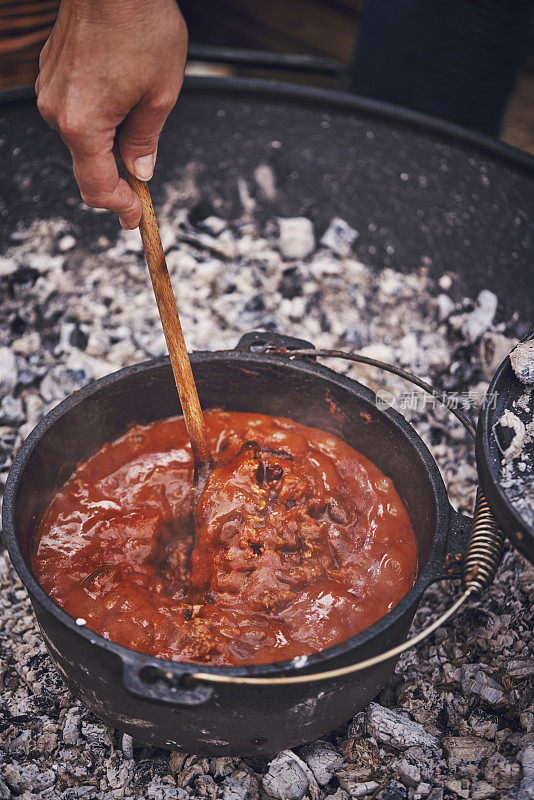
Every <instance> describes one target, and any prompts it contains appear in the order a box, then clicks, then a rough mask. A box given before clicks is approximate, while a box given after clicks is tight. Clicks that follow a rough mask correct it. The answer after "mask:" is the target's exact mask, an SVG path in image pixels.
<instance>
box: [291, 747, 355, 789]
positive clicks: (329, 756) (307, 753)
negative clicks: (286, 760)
mask: <svg viewBox="0 0 534 800" xmlns="http://www.w3.org/2000/svg"><path fill="white" fill-rule="evenodd" d="M300 757H301V758H302V759H303V760H304V761H305V762H306V764H307V765H308V766H309V768H310V769H311V771H312V772H313V774H314V776H315V779H316V781H317V783H319V784H320V785H321V786H325V785H326V784H327V783H329V782H330V781H331V780H332V777H333V775H334V773H335V772H336V771H337V770H338V769H341V767H342V766H343V764H344V763H345V760H344V758H343V756H342V755H340V754H339V753H338V752H337V750H335V749H334V747H332V745H331V744H330V743H329V742H324V741H321V740H320V739H319V740H318V741H317V742H314V744H311V745H308V746H307V747H304V748H303V749H302V750H301V751H300Z"/></svg>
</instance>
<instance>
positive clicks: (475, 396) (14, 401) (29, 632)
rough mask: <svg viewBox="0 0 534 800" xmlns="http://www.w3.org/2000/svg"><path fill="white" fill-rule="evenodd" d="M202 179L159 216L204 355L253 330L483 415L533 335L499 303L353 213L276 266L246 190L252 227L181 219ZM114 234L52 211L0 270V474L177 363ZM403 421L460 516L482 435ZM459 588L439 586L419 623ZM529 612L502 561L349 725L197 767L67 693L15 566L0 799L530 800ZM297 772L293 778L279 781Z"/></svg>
mask: <svg viewBox="0 0 534 800" xmlns="http://www.w3.org/2000/svg"><path fill="white" fill-rule="evenodd" d="M263 166H264V165H263ZM194 176H195V170H194V169H193V168H191V170H190V171H189V172H188V174H187V176H186V180H185V181H184V182H183V184H180V185H173V186H170V187H169V191H168V197H167V200H166V201H165V203H164V204H163V206H162V207H161V208H158V217H159V219H160V222H161V229H162V237H163V241H164V245H165V248H166V253H167V259H168V265H169V269H170V273H171V276H172V279H173V282H174V285H175V287H176V290H177V292H176V293H177V297H178V302H179V307H180V311H181V318H182V322H183V326H184V330H185V335H186V340H187V342H188V344H189V346H190V348H191V349H202V348H204V349H218V348H225V347H233V346H234V345H235V344H236V342H237V340H238V338H239V336H240V335H241V334H242V333H244V332H246V331H247V330H250V329H254V328H260V329H265V330H268V331H270V330H273V331H280V332H284V333H287V334H290V335H295V336H299V337H300V338H304V339H308V340H310V341H312V342H313V343H314V344H315V345H316V346H317V347H327V348H328V347H339V348H341V349H346V350H360V351H362V352H364V353H366V354H368V355H375V357H379V358H383V359H384V360H387V361H393V362H395V363H398V364H399V365H401V366H404V367H407V368H408V369H412V370H413V371H415V372H417V373H418V374H420V375H421V377H423V378H425V377H426V378H428V379H430V380H431V381H433V382H434V383H436V384H437V385H440V386H442V387H443V388H445V389H447V390H448V391H450V392H456V393H457V395H458V397H459V398H460V399H463V400H465V404H466V406H467V411H468V412H469V413H471V415H472V416H473V417H474V416H475V415H476V406H477V405H478V404H479V402H480V399H481V398H482V396H483V392H484V391H485V389H486V387H487V383H488V380H489V379H490V378H491V374H492V368H493V366H494V364H495V362H496V361H497V360H498V358H499V357H500V355H501V353H502V351H503V350H504V349H506V348H507V347H508V345H509V347H508V349H511V348H512V347H513V345H514V343H515V342H516V341H517V339H518V338H520V337H521V336H522V335H524V333H525V330H524V329H522V330H520V329H516V328H515V327H514V324H512V323H510V324H504V323H498V324H496V323H495V319H494V315H495V311H494V309H495V308H496V306H497V301H496V298H495V297H494V296H492V297H489V296H488V295H486V294H484V295H482V296H479V298H478V299H477V298H475V299H473V298H464V297H463V296H462V294H461V292H459V291H458V290H457V283H458V281H457V278H456V276H455V275H454V272H452V271H450V272H447V273H446V274H445V275H442V276H441V278H440V279H439V282H434V281H433V280H432V279H431V278H430V277H429V276H428V273H427V269H426V266H425V261H424V259H423V258H422V259H421V263H420V264H413V268H412V269H411V271H409V272H407V273H406V274H398V273H396V272H394V271H392V270H391V269H384V270H382V271H380V272H375V271H373V270H372V269H370V268H368V267H367V266H365V265H364V264H362V263H361V262H360V261H358V260H357V259H356V258H355V257H354V254H353V250H352V246H353V244H354V241H355V240H356V236H357V232H356V231H355V230H354V229H352V228H350V226H348V225H347V224H346V223H344V221H339V220H333V221H332V225H331V226H329V229H328V232H327V234H326V235H322V231H318V230H314V231H311V232H310V231H309V229H308V234H310V233H313V235H314V239H315V241H316V242H319V245H318V249H313V250H312V251H311V252H310V254H309V255H307V256H302V257H300V256H299V257H294V258H293V257H290V256H286V257H284V256H283V254H282V253H281V252H280V249H279V248H280V242H279V236H280V223H279V221H277V219H275V218H273V219H272V220H268V221H267V222H266V223H262V224H260V223H258V222H256V221H254V218H253V216H252V215H253V213H254V207H255V200H254V197H253V196H252V194H251V192H250V189H249V187H248V186H247V185H246V184H245V183H244V181H242V182H241V183H240V186H239V191H240V196H241V197H242V200H243V203H244V204H245V206H246V207H244V213H243V216H242V218H241V219H238V220H224V219H221V218H220V217H219V216H217V212H216V209H217V203H216V202H213V203H212V204H211V205H212V207H211V208H209V209H208V210H207V211H206V212H205V213H203V214H199V213H197V214H196V218H195V219H194V215H191V216H188V214H187V213H186V212H185V211H184V210H183V204H184V199H187V202H189V201H190V199H191V198H192V201H191V202H192V203H193V204H194V203H197V202H199V201H200V199H201V198H200V196H199V191H198V188H197V187H196V185H195V179H194ZM255 181H256V184H257V186H258V187H259V189H260V191H261V193H262V194H263V195H264V196H265V197H266V198H267V199H269V196H270V197H271V198H272V197H274V196H275V193H276V185H275V180H274V175H273V174H269V172H268V171H266V169H264V168H263V167H262V165H259V167H258V169H257V170H256V175H255ZM87 213H88V214H91V213H93V212H91V211H88V212H87ZM117 231H118V233H117V237H116V239H115V240H113V241H110V240H109V239H108V238H107V237H100V238H99V239H98V240H97V242H96V243H95V245H94V247H93V248H92V249H91V250H85V249H83V248H82V247H81V246H80V245H79V244H78V242H79V235H78V232H77V231H76V230H74V229H72V228H71V227H70V225H69V223H68V221H67V220H65V219H52V220H42V221H38V222H35V223H33V224H32V226H31V227H30V228H29V229H27V230H19V231H16V232H15V234H14V236H13V239H12V241H11V242H10V243H9V246H8V247H7V249H6V251H5V252H4V253H2V256H1V257H0V390H1V391H0V395H1V396H0V402H1V405H0V480H1V481H2V483H3V482H4V481H5V477H6V474H7V469H8V468H9V465H10V463H11V460H12V457H13V454H14V452H15V451H16V450H17V449H18V447H19V446H20V443H21V441H22V440H23V438H24V437H25V436H27V434H28V433H29V432H30V430H31V429H32V428H33V426H34V425H35V424H36V422H37V421H38V420H39V419H40V418H41V417H42V415H43V414H45V413H46V412H47V411H48V410H49V409H50V408H51V407H53V406H54V405H55V404H56V403H57V402H59V401H60V400H61V399H62V398H63V397H64V396H65V395H66V394H67V393H69V392H71V391H73V390H75V389H78V388H80V387H81V386H83V385H84V384H86V383H87V382H89V381H91V380H93V379H95V378H97V377H101V376H102V375H105V374H107V373H109V372H112V371H114V370H116V369H119V368H120V367H122V366H125V365H127V364H132V363H136V362H139V361H143V360H145V359H147V358H152V357H154V356H156V355H160V354H162V353H164V352H165V343H164V338H163V336H162V333H161V328H160V323H159V319H158V315H157V310H156V306H155V302H154V299H153V296H152V292H151V288H150V282H149V279H148V276H147V273H146V267H145V264H144V261H143V256H142V250H141V244H140V240H139V235H138V232H137V231H134V232H131V233H127V232H119V229H118V227H117ZM73 240H74V243H73ZM335 366H336V368H342V369H343V370H344V371H346V372H348V373H349V374H350V375H352V376H354V377H359V378H360V379H361V380H363V381H364V382H368V383H369V385H370V386H371V388H374V389H378V388H384V389H388V390H390V391H391V392H392V393H393V394H394V395H397V396H399V395H400V394H401V393H405V392H408V393H409V392H410V391H411V387H409V386H407V385H406V384H404V383H402V382H401V381H399V380H397V379H394V378H391V377H389V376H383V375H380V374H379V373H376V372H375V371H374V370H371V369H370V368H369V369H368V368H363V367H348V366H347V364H346V363H345V362H341V363H337V362H336V364H335ZM400 410H401V412H402V413H405V414H406V415H408V416H409V417H410V418H411V419H413V421H414V423H415V425H416V427H417V428H418V430H419V431H420V433H421V435H422V436H423V438H424V439H425V440H426V441H427V442H428V443H429V445H430V447H431V449H432V452H433V454H434V456H435V457H436V458H437V460H438V463H439V466H440V469H441V471H442V473H443V475H444V478H445V482H446V483H447V485H448V488H449V491H450V495H451V498H452V501H453V503H454V504H455V505H456V506H457V507H458V508H459V509H460V510H462V511H464V512H470V511H471V510H472V500H473V492H474V488H475V484H476V470H475V467H474V453H473V444H472V442H471V441H469V440H468V438H467V437H466V436H465V435H464V434H463V432H462V428H461V426H460V425H459V424H457V423H456V422H455V421H454V420H453V419H451V417H450V415H448V414H447V413H446V412H445V411H443V410H441V409H439V408H433V407H430V406H425V407H424V408H423V409H421V407H420V406H419V407H418V408H417V409H411V408H410V403H407V407H406V408H402V407H400ZM456 591H457V588H456V587H455V586H452V585H450V584H440V585H437V586H433V587H431V588H430V589H429V590H428V591H427V593H426V594H425V596H424V598H423V601H422V602H421V605H420V609H419V612H418V614H417V616H416V619H415V621H414V626H413V631H419V630H420V629H422V627H424V626H425V625H426V623H427V621H428V620H429V619H432V618H434V617H435V616H436V615H437V614H439V613H440V612H441V611H443V610H444V609H445V608H446V607H447V606H448V605H449V603H450V601H451V598H452V597H453V596H455V594H456ZM533 607H534V578H533V570H532V569H531V568H530V567H529V566H527V565H526V563H525V561H524V560H523V559H522V558H521V557H520V556H518V555H517V554H516V553H515V552H513V551H512V550H511V549H509V550H508V551H507V553H506V555H505V557H504V561H503V565H502V567H501V570H500V573H499V575H498V576H497V579H496V580H495V582H494V584H493V585H492V586H491V588H490V589H489V590H488V592H487V593H486V595H485V596H484V597H483V598H482V599H481V600H479V601H473V602H472V603H471V604H470V605H469V607H467V608H465V609H464V611H463V612H462V613H461V614H460V615H459V616H458V617H457V618H456V619H454V620H451V621H450V622H449V623H448V624H447V625H446V627H445V628H441V629H440V630H438V631H437V632H436V633H435V634H434V635H433V637H431V638H430V639H429V640H426V641H425V642H423V643H422V644H421V645H420V646H419V647H418V648H417V649H415V650H414V651H411V652H409V653H406V654H405V655H404V656H403V657H402V658H401V660H400V661H399V664H398V666H397V669H396V672H395V675H394V676H393V679H392V681H391V682H390V684H389V685H388V687H386V689H384V691H383V692H382V693H381V694H380V695H379V697H378V698H377V700H376V702H375V703H374V704H373V705H372V706H370V707H369V708H368V709H367V710H365V711H363V712H360V713H358V714H357V715H356V717H354V719H353V721H352V722H351V723H350V724H347V725H345V726H343V727H342V728H340V729H339V730H337V731H334V732H332V733H330V734H328V735H326V736H325V737H324V739H323V740H321V741H320V742H316V743H312V744H310V745H307V746H306V747H302V748H296V752H293V751H286V752H285V753H284V754H280V755H279V756H278V757H277V758H275V759H272V760H271V761H270V762H268V761H262V760H260V759H241V758H204V757H200V756H196V755H194V754H190V755H187V754H183V753H178V752H171V753H169V752H168V751H165V750H161V749H156V748H153V747H147V746H144V745H142V744H140V743H139V742H135V741H133V740H131V737H128V736H126V735H124V734H122V733H120V732H119V731H114V730H112V729H110V728H109V727H108V726H106V725H105V724H103V723H102V722H100V721H99V720H98V719H96V718H95V717H94V716H93V715H92V714H91V713H90V712H89V711H88V710H87V709H86V708H84V706H83V705H81V704H80V703H79V701H77V700H76V699H75V698H74V697H72V696H71V695H70V693H69V692H67V691H66V689H65V687H64V685H63V683H62V681H61V678H60V677H59V674H58V673H57V672H56V671H55V670H54V668H53V666H52V662H51V660H50V657H49V655H48V653H47V651H46V648H45V646H44V644H43V641H42V638H41V636H40V635H39V632H38V629H37V625H36V622H35V619H34V616H33V613H32V611H31V607H30V603H29V600H28V597H27V594H26V591H25V590H24V588H23V587H22V586H21V584H20V582H19V581H18V579H17V578H16V576H15V573H14V570H13V569H12V567H11V564H10V563H9V562H8V560H7V558H6V556H5V554H3V553H2V554H0V621H1V624H0V639H1V641H0V645H1V647H2V665H1V677H2V694H1V699H0V713H1V715H2V716H1V720H0V721H1V733H0V738H1V754H0V800H1V798H8V797H11V796H13V795H15V796H21V797H23V798H24V800H32V798H35V799H36V800H37V798H39V800H75V799H76V800H77V799H78V798H85V799H87V800H113V798H121V797H124V798H129V797H132V798H152V799H153V800H186V798H188V799H189V800H194V798H199V797H207V798H210V797H213V798H215V799H216V800H270V798H276V797H280V796H283V797H284V796H286V797H287V791H289V792H290V793H291V796H295V797H297V798H298V800H303V798H308V800H311V799H312V798H315V797H316V798H317V800H326V798H329V800H350V798H353V797H373V798H378V800H416V798H418V797H427V798H429V799H430V800H457V798H458V797H480V798H482V797H484V796H488V797H490V796H494V797H499V798H501V797H502V798H506V797H507V796H508V795H509V796H510V797H516V796H521V797H523V798H527V797H531V796H532V795H531V794H529V792H531V789H532V782H533V781H534V777H533V776H532V774H531V773H530V772H528V770H529V769H530V768H529V767H528V764H530V761H529V759H528V752H529V751H528V748H529V746H531V745H532V741H533V736H534V714H533V713H532V708H531V706H530V705H529V703H530V700H529V697H530V696H529V695H528V686H529V680H531V679H532V676H531V674H530V673H531V670H532V662H533V658H532V651H531V631H532V611H531V609H532V608H533ZM477 670H478V671H477ZM529 675H530V677H529ZM463 738H465V739H467V740H468V741H467V743H466V742H462V741H461V740H462V739H463ZM473 738H475V739H477V740H481V741H483V742H484V745H483V747H484V753H489V752H490V747H491V748H492V749H493V750H494V752H493V751H492V753H491V754H490V755H487V756H486V755H485V756H484V757H483V758H482V757H481V759H480V760H479V763H476V762H473V761H469V760H465V759H455V763H454V764H453V763H452V760H451V757H450V752H449V751H448V750H447V748H446V744H445V740H447V742H449V747H450V746H451V745H450V742H451V741H454V745H453V750H454V752H456V753H464V754H465V753H466V752H467V753H469V747H470V744H469V743H470V742H472V740H473ZM488 743H490V744H488ZM454 748H455V749H454ZM525 754H527V755H525ZM282 756H283V758H282ZM273 764H274V765H275V766H273ZM276 765H278V766H276ZM284 765H285V766H284ZM288 771H289V772H290V773H291V774H292V775H293V774H295V775H296V776H297V777H296V778H295V779H294V780H293V782H292V783H291V782H290V784H289V785H290V788H289V790H286V789H285V788H284V784H283V781H284V780H285V781H286V785H287V781H288ZM268 776H269V777H268ZM419 778H420V780H419ZM295 781H296V783H295ZM417 781H419V782H418V783H417V785H414V784H415V783H416V782H417ZM488 786H490V787H491V788H492V789H494V794H493V795H490V794H488V791H489V790H488ZM297 787H298V790H297ZM284 792H286V794H285V795H284ZM518 793H520V794H519V795H518Z"/></svg>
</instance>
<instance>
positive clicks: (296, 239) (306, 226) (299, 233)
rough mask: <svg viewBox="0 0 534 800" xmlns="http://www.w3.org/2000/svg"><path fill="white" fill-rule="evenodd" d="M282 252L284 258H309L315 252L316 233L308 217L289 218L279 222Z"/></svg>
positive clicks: (281, 219)
mask: <svg viewBox="0 0 534 800" xmlns="http://www.w3.org/2000/svg"><path fill="white" fill-rule="evenodd" d="M278 226H279V228H280V252H281V254H282V255H283V256H284V258H289V259H291V258H307V257H308V256H309V255H311V253H313V251H314V250H315V232H314V230H313V224H312V222H311V220H309V219H306V217H289V218H286V219H283V218H280V219H279V220H278Z"/></svg>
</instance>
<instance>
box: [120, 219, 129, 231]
mask: <svg viewBox="0 0 534 800" xmlns="http://www.w3.org/2000/svg"><path fill="white" fill-rule="evenodd" d="M119 222H120V224H121V228H122V229H123V231H127V230H129V228H128V226H127V224H126V223H125V221H124V220H123V219H121V218H120V217H119Z"/></svg>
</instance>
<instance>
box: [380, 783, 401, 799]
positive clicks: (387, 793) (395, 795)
mask: <svg viewBox="0 0 534 800" xmlns="http://www.w3.org/2000/svg"><path fill="white" fill-rule="evenodd" d="M406 797H407V793H406V789H405V787H404V786H402V785H398V784H397V785H396V784H395V783H394V782H393V781H392V782H390V784H389V785H388V787H387V788H386V789H385V790H384V791H383V792H381V793H380V800H406Z"/></svg>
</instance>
